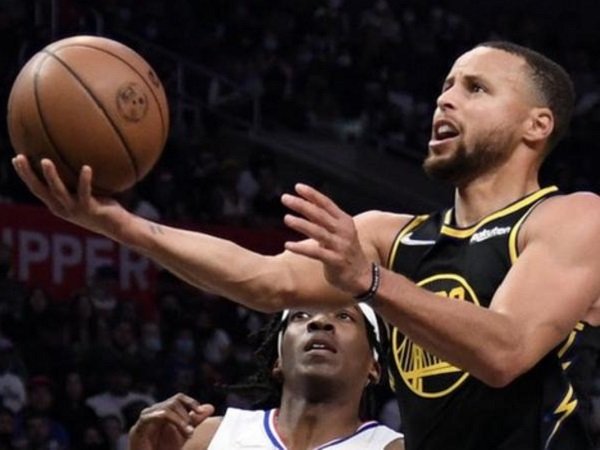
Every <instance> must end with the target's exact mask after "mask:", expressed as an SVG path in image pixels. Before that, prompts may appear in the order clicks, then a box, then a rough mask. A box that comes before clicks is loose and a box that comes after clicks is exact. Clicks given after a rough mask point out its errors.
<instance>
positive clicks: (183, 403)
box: [139, 394, 214, 436]
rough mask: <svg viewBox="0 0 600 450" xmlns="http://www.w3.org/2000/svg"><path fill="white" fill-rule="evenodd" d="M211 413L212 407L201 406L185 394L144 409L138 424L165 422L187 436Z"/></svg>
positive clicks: (146, 424) (207, 405) (147, 424)
mask: <svg viewBox="0 0 600 450" xmlns="http://www.w3.org/2000/svg"><path fill="white" fill-rule="evenodd" d="M213 413H214V407H213V406H212V405H209V404H204V405H202V404H200V403H199V402H198V401H197V400H195V399H193V398H191V397H189V396H187V395H185V394H176V395H174V396H173V397H171V398H169V399H167V400H165V401H164V402H160V403H157V404H155V405H152V406H150V407H148V408H146V409H144V411H142V414H141V415H140V421H139V422H140V425H141V426H142V427H145V426H149V425H152V424H164V422H167V423H170V424H172V425H174V426H175V427H176V428H177V429H178V430H179V431H180V433H182V435H184V436H189V435H191V434H192V433H193V432H194V428H195V427H196V426H198V425H199V424H201V423H202V422H203V421H204V420H205V419H206V418H207V417H209V416H210V415H212V414H213Z"/></svg>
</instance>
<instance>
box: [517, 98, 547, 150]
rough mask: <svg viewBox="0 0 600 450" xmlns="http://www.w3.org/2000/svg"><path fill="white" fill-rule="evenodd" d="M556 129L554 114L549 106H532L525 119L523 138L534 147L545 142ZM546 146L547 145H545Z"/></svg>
mask: <svg viewBox="0 0 600 450" xmlns="http://www.w3.org/2000/svg"><path fill="white" fill-rule="evenodd" d="M553 131H554V114H552V111H550V109H549V108H541V107H539V108H532V109H531V111H530V114H529V117H528V118H527V120H526V121H525V131H524V134H523V139H524V140H525V142H527V143H528V144H529V145H530V146H532V147H537V146H539V144H540V143H542V144H545V143H546V142H547V141H548V139H549V138H550V135H551V134H552V132H553ZM543 147H545V145H543Z"/></svg>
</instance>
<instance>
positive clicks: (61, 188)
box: [40, 159, 73, 209]
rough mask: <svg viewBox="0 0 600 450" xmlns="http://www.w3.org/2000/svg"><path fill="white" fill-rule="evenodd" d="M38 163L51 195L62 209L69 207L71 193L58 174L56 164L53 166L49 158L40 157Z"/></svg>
mask: <svg viewBox="0 0 600 450" xmlns="http://www.w3.org/2000/svg"><path fill="white" fill-rule="evenodd" d="M40 164H41V166H42V171H43V173H44V178H45V179H46V183H47V184H48V187H49V188H50V192H51V194H52V196H53V197H54V199H55V200H56V201H58V202H59V203H60V204H61V205H62V207H63V208H64V209H69V208H70V207H71V204H72V203H73V199H72V197H71V193H70V192H69V191H68V190H67V188H66V186H65V184H64V183H63V182H62V180H61V179H60V177H59V176H58V172H57V171H56V166H54V164H53V163H52V161H50V160H49V159H42V161H41V162H40Z"/></svg>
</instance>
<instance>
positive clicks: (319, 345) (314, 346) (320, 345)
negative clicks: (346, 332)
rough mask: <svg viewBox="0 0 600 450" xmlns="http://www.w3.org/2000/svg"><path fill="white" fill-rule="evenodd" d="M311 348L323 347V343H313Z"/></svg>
mask: <svg viewBox="0 0 600 450" xmlns="http://www.w3.org/2000/svg"><path fill="white" fill-rule="evenodd" d="M311 348H316V349H323V348H325V346H324V345H323V344H313V345H311Z"/></svg>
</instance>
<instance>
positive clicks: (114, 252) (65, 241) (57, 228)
mask: <svg viewBox="0 0 600 450" xmlns="http://www.w3.org/2000/svg"><path fill="white" fill-rule="evenodd" d="M183 228H187V229H195V230H198V231H203V232H207V233H209V234H213V235H216V236H219V237H223V238H225V239H230V240H232V241H234V242H236V243H238V244H240V245H242V246H244V247H247V248H249V249H252V250H254V251H257V252H260V253H265V254H275V253H278V252H280V251H281V250H282V249H283V242H284V241H285V240H289V239H294V238H295V236H294V235H293V233H291V232H290V231H289V230H286V229H284V228H243V227H230V226H216V225H211V226H196V225H190V226H183ZM0 239H2V242H4V243H5V244H6V245H8V246H9V247H10V248H11V249H12V252H13V266H12V267H13V272H14V276H15V278H17V279H18V280H20V281H23V282H24V283H26V284H27V285H29V286H39V287H42V288H43V289H45V290H46V292H48V293H49V294H50V295H51V296H52V297H53V298H54V299H56V300H61V299H67V298H70V297H71V296H72V295H73V293H74V292H75V291H77V290H79V289H81V288H82V287H84V286H85V285H86V283H87V280H89V278H90V277H91V276H92V275H93V274H94V272H95V270H96V269H97V268H98V267H101V266H111V267H113V268H115V269H116V271H117V272H118V276H119V286H120V290H121V294H123V295H124V296H127V297H126V298H132V299H136V300H140V301H144V302H146V301H148V299H149V298H153V295H152V294H153V289H154V286H155V281H156V275H157V273H158V268H157V267H156V266H155V264H154V263H152V262H151V261H150V260H148V259H147V258H145V257H142V256H140V255H138V254H137V253H135V252H133V251H131V250H129V249H128V248H126V247H124V246H121V245H119V244H117V243H115V242H113V241H111V240H109V239H107V238H105V237H102V236H99V235H97V234H94V233H91V232H88V231H87V230H84V229H82V228H79V227H77V226H74V225H72V224H70V223H68V222H65V221H63V220H62V219H59V218H57V217H55V216H53V215H52V214H51V213H50V212H49V211H48V210H47V209H45V208H43V207H36V206H24V205H0Z"/></svg>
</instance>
